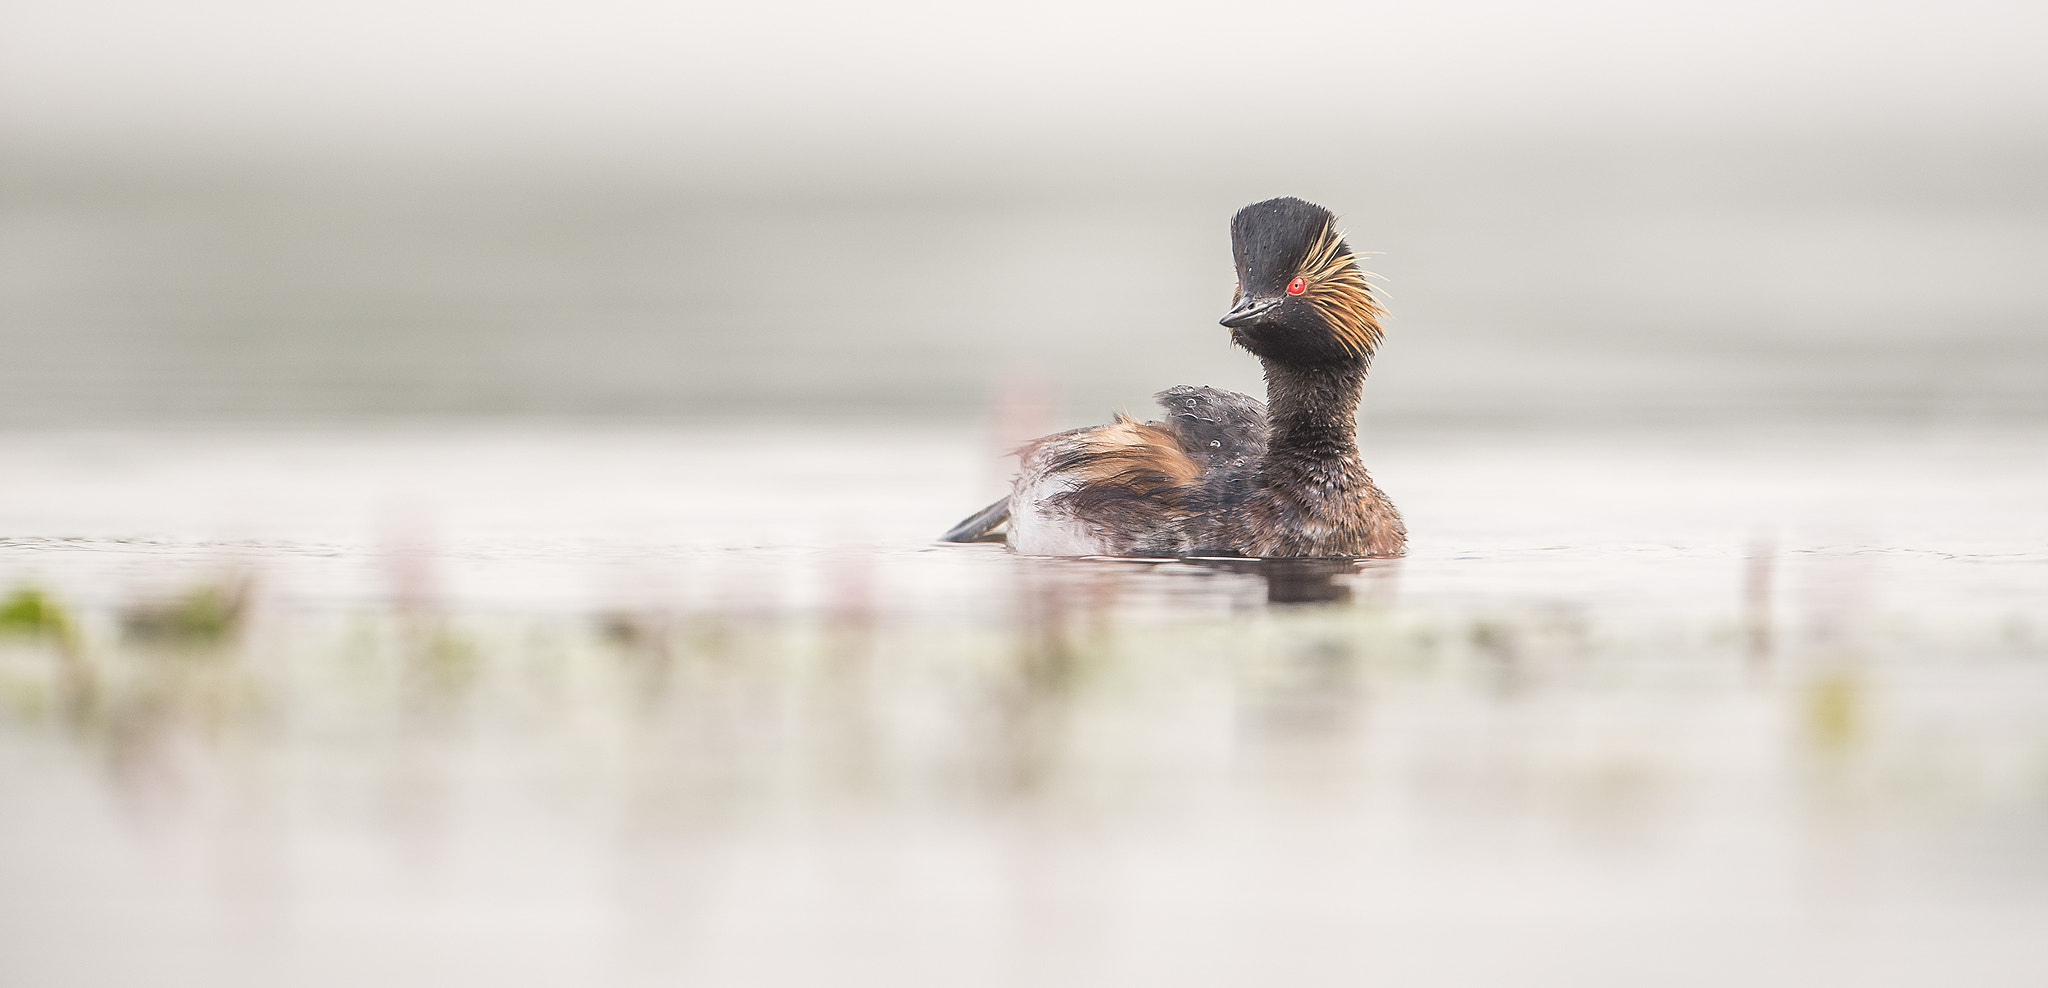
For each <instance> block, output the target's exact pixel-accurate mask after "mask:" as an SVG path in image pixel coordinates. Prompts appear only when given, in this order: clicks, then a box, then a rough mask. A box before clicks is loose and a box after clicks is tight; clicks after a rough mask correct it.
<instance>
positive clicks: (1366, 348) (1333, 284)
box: [1301, 223, 1386, 358]
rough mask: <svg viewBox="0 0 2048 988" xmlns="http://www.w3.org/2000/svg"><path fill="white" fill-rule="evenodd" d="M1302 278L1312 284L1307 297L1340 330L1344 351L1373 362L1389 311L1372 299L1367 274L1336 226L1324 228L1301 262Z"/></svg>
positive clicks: (1326, 225)
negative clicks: (1370, 359)
mask: <svg viewBox="0 0 2048 988" xmlns="http://www.w3.org/2000/svg"><path fill="white" fill-rule="evenodd" d="M1301 277H1302V278H1303V279H1304V280H1306V281H1307V282H1308V290H1307V294H1306V296H1305V297H1306V298H1307V299H1308V300H1309V301H1310V302H1311V303H1313V304H1314V305H1315V307H1316V308H1317V309H1318V310H1320V311H1321V312H1322V314H1323V317H1324V318H1325V319H1328V320H1329V322H1330V325H1331V326H1332V327H1334V328H1335V329H1336V331H1337V337H1338V338H1339V339H1340V340H1342V341H1343V342H1344V348H1345V349H1347V350H1349V351H1351V353H1352V354H1353V355H1355V356H1361V357H1367V358H1370V357H1371V356H1372V353H1373V351H1375V350H1377V349H1379V345H1380V337H1381V332H1380V317H1382V316H1384V315H1386V310H1384V309H1381V308H1380V305H1379V302H1378V301H1377V300H1375V299H1374V298H1373V297H1372V286H1371V285H1369V284H1367V283H1366V280H1365V272H1364V270H1362V269H1360V268H1359V266H1358V260H1357V258H1356V257H1354V256H1353V255H1352V253H1351V248H1350V246H1349V245H1347V244H1346V243H1345V242H1344V235H1343V234H1341V233H1339V232H1337V227H1336V225H1335V224H1334V223H1325V224H1323V231H1322V233H1321V234H1319V235H1318V236H1317V237H1316V241H1315V243H1314V244H1313V245H1311V246H1310V247H1309V250H1308V256H1307V257H1306V258H1304V259H1303V260H1302V262H1301Z"/></svg>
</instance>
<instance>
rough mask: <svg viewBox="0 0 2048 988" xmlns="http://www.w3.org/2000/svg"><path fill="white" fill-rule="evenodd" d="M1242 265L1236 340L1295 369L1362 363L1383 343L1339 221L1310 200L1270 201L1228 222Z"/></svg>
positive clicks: (1375, 307) (1231, 321)
mask: <svg viewBox="0 0 2048 988" xmlns="http://www.w3.org/2000/svg"><path fill="white" fill-rule="evenodd" d="M1230 251H1231V254H1232V255H1233V256H1234V258H1235V260H1236V261H1237V296H1236V297H1235V298H1234V299H1233V300H1232V307H1231V310H1230V314H1228V315H1226V316H1224V317H1223V319H1222V320H1221V321H1222V323H1223V325H1225V326H1228V327H1230V339H1231V342H1233V343H1236V344H1237V345H1238V346H1241V347H1244V348H1245V349H1247V350H1250V351H1251V352H1252V353H1254V354H1256V355H1258V356H1260V357H1263V358H1265V359H1268V360H1274V361H1278V362H1280V363H1283V364H1292V365H1297V366H1318V365H1328V364H1347V363H1355V364H1364V363H1366V362H1368V361H1370V360H1371V359H1372V355H1373V351H1374V350H1376V349H1378V348H1379V345H1380V316H1381V315H1382V314H1383V313H1382V312H1381V311H1380V307H1379V304H1378V303H1377V302H1375V301H1374V300H1373V297H1372V289H1371V288H1370V287H1369V286H1368V285H1367V284H1366V282H1365V272H1364V271H1362V270H1360V269H1359V267H1358V260H1357V258H1355V257H1354V256H1352V253H1351V245H1350V244H1347V243H1345V242H1344V237H1343V235H1342V234H1340V233H1338V232H1337V217H1336V215H1335V214H1333V213H1331V212H1330V211H1329V210H1327V209H1324V208H1323V207H1321V206H1318V205H1316V204H1315V203H1312V202H1304V201H1302V200H1300V199H1294V198H1284V197H1283V198H1280V199H1268V200H1266V201H1265V202H1255V203H1252V204H1251V205H1249V206H1246V207H1244V208H1243V209H1240V210H1238V211H1237V215H1236V216H1235V217H1233V218H1232V219H1231V221H1230Z"/></svg>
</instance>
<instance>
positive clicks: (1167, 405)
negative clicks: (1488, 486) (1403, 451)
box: [942, 198, 1408, 556]
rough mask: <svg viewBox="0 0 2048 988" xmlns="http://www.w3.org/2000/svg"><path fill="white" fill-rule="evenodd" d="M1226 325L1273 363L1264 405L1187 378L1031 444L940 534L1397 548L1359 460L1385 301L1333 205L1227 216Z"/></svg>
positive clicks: (1120, 546)
mask: <svg viewBox="0 0 2048 988" xmlns="http://www.w3.org/2000/svg"><path fill="white" fill-rule="evenodd" d="M1230 246H1231V253H1232V254H1233V255H1234V257H1235V260H1236V262H1237V279H1238V290H1237V295H1236V297H1235V298H1234V299H1233V305H1232V307H1231V310H1230V312H1229V314H1227V315H1225V316H1224V317H1223V319H1222V323H1223V325H1225V326H1228V327H1230V339H1231V342H1233V343H1235V344H1237V345H1238V346H1241V347H1243V348H1245V349H1246V350H1249V351H1251V353H1252V354H1253V355H1254V356H1256V357H1258V358H1259V362H1260V363H1261V364H1263V365H1264V366H1265V369H1266V403H1265V404H1263V405H1262V404H1260V402H1259V401H1258V399H1256V398H1252V397H1250V396H1248V395H1241V394H1236V393H1233V392H1229V391H1219V390H1217V389H1215V388H1198V387H1189V386H1185V385H1183V386H1181V387H1176V388H1169V389H1168V390H1166V391H1162V392H1160V393H1159V394H1158V395H1157V396H1156V397H1157V398H1158V401H1159V403H1160V406H1161V407H1163V408H1164V409H1165V410H1166V413H1167V415H1166V418H1165V419H1164V420H1163V421H1159V422H1137V421H1133V420H1132V419H1129V418H1126V417H1124V416H1122V415H1118V416H1117V417H1116V420H1115V421H1113V422H1111V423H1109V424H1108V425H1103V426H1096V427H1093V428H1088V429H1075V430H1073V431H1071V432H1062V433H1059V434H1058V435H1052V436H1046V437H1045V438H1043V439H1038V440H1034V441H1032V442H1030V443H1027V444H1026V445H1025V446H1024V447H1023V448H1022V449H1020V450H1018V453H1019V455H1020V456H1021V457H1022V464H1021V467H1020V469H1019V470H1018V473H1017V481H1016V484H1015V486H1014V487H1013V488H1012V489H1011V491H1010V496H1009V497H1006V498H1004V499H1003V500H1001V501H997V502H996V503H994V504H992V505H989V506H988V507H987V508H984V509H982V510H981V511H979V512H976V513H975V514H974V515H973V516H972V517H970V518H968V519H967V520H965V521H963V522H961V523H960V524H959V525H956V526H954V528H953V530H952V531H950V532H947V533H946V534H945V535H944V536H942V538H943V539H944V540H945V541H949V542H973V541H980V540H984V539H992V538H994V537H995V533H996V532H997V531H998V530H999V529H1000V530H1002V537H1003V538H1004V540H1005V541H1007V542H1008V543H1009V544H1010V547H1011V548H1013V549H1015V550H1016V551H1018V552H1021V553H1026V554H1029V555H1039V556H1091V555H1107V556H1188V555H1240V556H1398V555H1400V554H1401V552H1402V549H1403V548H1404V547H1405V546H1406V544H1407V540H1408V531H1407V528H1406V527H1405V526H1403V525H1402V524H1401V514H1400V512H1398V511H1395V510H1394V505H1393V502H1391V501H1389V500H1387V496H1386V495H1385V494H1383V493H1381V492H1380V489H1379V488H1378V487H1376V486H1374V485H1373V482H1372V478H1371V477H1370V476H1368V475H1367V474H1366V472H1365V466H1364V465H1363V464H1361V463H1360V462H1359V460H1358V444H1357V438H1356V437H1357V426H1358V423H1357V415H1358V398H1359V391H1360V389H1361V388H1362V387H1363V386H1364V384H1365V372H1366V368H1367V367H1368V366H1369V365H1370V364H1371V363H1372V356H1373V352H1374V351H1375V350H1376V349H1377V348H1378V347H1379V343H1380V322H1379V321H1380V317H1381V315H1382V314H1383V313H1382V311H1381V309H1380V307H1379V304H1378V303H1377V302H1376V301H1374V299H1373V296H1372V290H1371V288H1370V287H1369V286H1368V285H1367V284H1366V281H1365V272H1364V271H1362V270H1360V269H1359V267H1358V260H1357V258H1356V257H1355V256H1354V255H1353V254H1352V252H1351V246H1350V245H1349V244H1348V243H1346V242H1345V241H1344V237H1343V235H1342V234H1340V233H1338V232H1337V217H1336V216H1335V215H1333V214H1332V213H1331V212H1330V211H1329V210H1327V209H1324V208H1323V207H1321V206H1318V205H1315V204H1314V203H1309V202H1304V201H1302V200H1300V199H1292V198H1281V199H1268V200H1266V201H1265V202H1259V203H1253V204H1252V205H1249V206H1246V207H1245V208H1243V209H1241V210H1238V213H1237V215H1236V216H1235V217H1234V218H1232V219H1231V221H1230ZM1005 526H1007V527H1005Z"/></svg>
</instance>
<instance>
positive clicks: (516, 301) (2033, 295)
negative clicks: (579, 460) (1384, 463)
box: [0, 0, 2048, 428]
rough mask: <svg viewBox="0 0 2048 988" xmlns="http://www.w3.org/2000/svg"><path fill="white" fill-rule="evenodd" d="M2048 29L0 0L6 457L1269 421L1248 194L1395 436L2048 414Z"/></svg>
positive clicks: (1667, 12) (1872, 16)
mask: <svg viewBox="0 0 2048 988" xmlns="http://www.w3.org/2000/svg"><path fill="white" fill-rule="evenodd" d="M2043 24H2044V17H2043V16H2042V14H2041V13H2040V12H2039V8H2037V7H2035V6H2033V5H2025V4H2009V5H2008V4H1963V5H1958V4H1950V3H1943V4H1837V5H1828V4H1800V5H1784V4H1778V3H1739V4H1712V5H1690V6H1676V5H1663V4H1654V5H1653V4H1601V3H1572V4H1553V5H1544V6H1542V7H1540V8H1532V7H1527V6H1524V5H1517V4H1490V3H1455V4H1416V3H1408V4H1385V5H1316V4H1300V5H1256V6H1249V5H1241V4H1239V5H1229V6H1222V5H1210V6H1197V5H1189V4H1183V3H1173V4H1167V3H1156V4H1135V5H1119V6H1113V7H1104V6H1100V5H1097V4H1092V3H1091V4H1068V5H1043V6H1032V7H1030V8H1028V9H1024V8H1019V9H1011V10H1003V9H984V10H963V9H959V8H956V7H955V6H953V5H950V4H928V5H927V4H910V3H899V4H891V5H885V6H872V5H861V6H858V7H847V8H842V7H837V6H831V5H823V4H795V5H781V6H774V7H769V6H761V7H753V6H745V5H726V6H721V7H716V8H713V7H700V6H683V7H676V6H671V5H657V4H647V5H634V4H617V3H613V4H569V3H540V4H528V5H522V6H520V7H518V8H504V7H502V6H500V5H495V4H482V3H474V4H465V3H457V2H431V3H411V2H408V3H396V2H390V3H367V4H350V5H345V6H344V5H308V4H298V5H273V4H257V3H246V4H243V3H221V2H210V3H198V4H177V5H167V4H152V3H141V2H111V3H74V2H66V3H54V2H40V0H10V2H8V3H6V4H5V5H4V6H0V278H4V281H0V352H4V353H5V354H6V359H5V360H4V361H0V425H10V426H48V425H56V426H69V425H95V426H96V425H125V424H163V423H196V424H205V423H273V422H274V423H286V424H289V423H335V422H343V423H345V422H349V421H364V420H377V421H383V420H392V419H398V420H414V419H418V420H430V421H435V420H450V419H454V420H473V419H479V418H483V419H489V418H495V417H512V418H516V419H540V420H555V419H572V420H598V421H603V420H611V419H621V420H650V421H673V422H720V421H729V420H735V419H752V418H771V419H777V420H785V419H793V420H798V421H802V420H810V419H818V418H828V417H829V418H837V417H843V416H846V415H857V416H863V417H870V418H874V419H878V420H884V421H916V422H965V421H981V420H983V419H984V418H986V416H987V414H988V410H989V409H991V408H993V407H996V406H997V405H999V404H1001V403H1002V402H1003V401H1006V400H1008V399H1006V398H1004V397H1003V396H1005V395H1008V396H1012V397H1015V396H1017V395H1022V396H1024V400H1032V401H1036V400H1045V399H1050V400H1052V401H1053V402H1055V407H1056V409H1057V417H1058V418H1060V419H1061V420H1062V421H1063V422H1083V421H1094V420H1099V419H1100V418H1101V417H1102V416H1103V415H1105V414H1106V413H1107V412H1108V411H1109V410H1111V409H1113V408H1117V407H1125V408H1131V409H1134V410H1136V409H1143V408H1144V407H1145V405H1146V402H1147V397H1146V396H1147V395H1148V394H1150V393H1151V392H1152V391H1154V390H1157V389H1159V388H1163V387H1165V386H1167V385H1170V384H1174V383H1179V382H1190V383H1210V384H1216V385H1222V386H1228V387H1234V388H1239V389H1244V390H1254V391H1255V390H1257V389H1258V387H1259V382H1258V378H1257V369H1256V365H1255V364H1254V363H1253V362H1252V361H1251V360H1250V359H1249V358H1247V357H1245V356H1244V355H1242V354H1239V353H1236V352H1234V351H1232V350H1231V349H1230V348H1229V347H1228V346H1227V343H1226V338H1225V334H1224V331H1223V330H1221V329H1220V328H1219V327H1217V326H1216V324H1215V319H1216V317H1217V316H1218V315H1219V314H1220V313H1221V312H1222V310H1223V309H1224V308H1225V307H1226V306H1227V302H1228V297H1229V293H1230V283H1231V274H1230V269H1229V261H1228V243H1227V233H1226V222H1227V219H1228V217H1229V214H1230V212H1231V211H1232V210H1234V209H1235V208H1237V207H1238V206H1240V205H1242V204H1244V203H1246V202H1250V201H1253V200H1256V199H1259V198H1264V197H1267V196H1272V195H1280V194H1291V195H1300V196H1304V197H1308V198H1312V199H1315V200H1317V201H1319V202H1323V203H1325V204H1327V205H1329V206H1331V207H1332V208H1334V209H1336V210H1337V211H1338V212H1339V213H1340V214H1341V215H1342V217H1343V218H1344V221H1345V224H1346V227H1347V229H1348V230H1349V231H1350V233H1351V235H1352V238H1353V242H1354V244H1355V246H1357V247H1358V248H1360V249H1361V250H1366V251H1374V252H1378V253H1377V254H1376V255H1375V256H1373V257H1372V258H1371V260H1370V265H1369V266H1370V267H1372V269H1373V270H1374V271H1376V272H1377V273H1378V274H1380V275H1382V276H1383V278H1384V287H1385V293H1386V296H1387V304H1388V307H1389V309H1390V310H1391V311H1392V313H1393V321H1392V323H1391V324H1390V327H1389V337H1388V339H1389V342H1388V344H1387V346H1386V348H1385V350H1384V351H1383V352H1382V355H1381V359H1380V361H1379V363H1378V365H1377V367H1376V373H1375V376H1374V379H1373V381H1372V383H1371V385H1370V386H1369V388H1368V398H1367V405H1366V409H1365V416H1366V420H1367V422H1368V427H1369V428H1371V427H1377V426H1392V427H1401V426H1403V425H1409V424H1413V425H1436V424H1474V425H1481V426H1485V427H1497V426H1500V425H1504V424H1508V423H1516V422H1530V423H1546V422H1547V423H1555V424H1563V425H1566V426H1570V427H1577V426H1580V425H1584V424H1594V423H1621V424H1641V423H1658V422H1698V421H1715V420H1721V419H1726V418H1731V417H1733V418H1738V419H1741V420H1745V421H1757V422H1764V423H1769V422H1780V421H1787V420H1792V419H1799V420H1809V421H1811V420H1825V421H1834V420H1844V419H1846V420H1862V421H1870V422H1877V423H1884V422H1920V423H1925V422H1940V423H1950V422H1978V421H2011V420H2020V421H2033V420H2038V419H2039V418H2040V417H2041V416H2042V415H2043V414H2044V413H2048V333H2044V332H2043V326H2044V321H2048V279H2044V278H2043V277H2042V276H2041V274H2040V272H2041V271H2042V270H2043V269H2044V267H2048V184H2044V183H2043V182H2042V180H2041V175H2042V174H2044V168H2048V131H2044V129H2043V123H2044V121H2048V68H2044V66H2048V60H2043V59H2041V58H2040V57H2039V52H2038V42H2039V38H2040V37H2041V36H2042V30H2041V29H2042V27H2043Z"/></svg>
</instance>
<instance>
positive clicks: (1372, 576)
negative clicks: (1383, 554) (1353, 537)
mask: <svg viewBox="0 0 2048 988" xmlns="http://www.w3.org/2000/svg"><path fill="white" fill-rule="evenodd" d="M1183 561H1184V562H1186V563H1189V564H1191V565H1194V566H1202V567H1206V568H1210V569H1215V570H1220V571H1222V572H1225V573H1240V574H1247V575H1251V576H1256V577H1258V578H1259V579H1261V580H1263V581H1265V584H1266V602H1267V603H1269V604H1341V603H1348V602H1350V601H1352V600H1353V599H1354V598H1356V597H1357V596H1358V592H1359V591H1360V590H1363V591H1365V597H1366V599H1368V600H1369V601H1371V602H1372V603H1391V602H1392V596H1393V592H1394V582H1395V579H1396V577H1397V576H1398V575H1399V573H1400V571H1401V570H1400V567H1401V560H1400V559H1398V558H1387V559H1382V558H1373V557H1339V558H1324V559H1236V558H1230V557H1196V558H1190V559H1186V560H1183Z"/></svg>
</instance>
